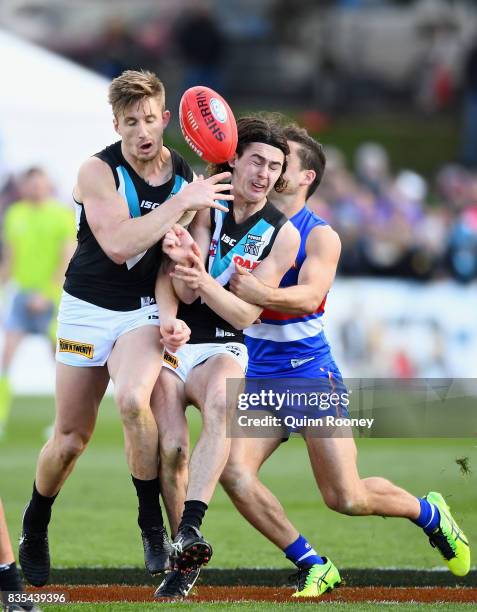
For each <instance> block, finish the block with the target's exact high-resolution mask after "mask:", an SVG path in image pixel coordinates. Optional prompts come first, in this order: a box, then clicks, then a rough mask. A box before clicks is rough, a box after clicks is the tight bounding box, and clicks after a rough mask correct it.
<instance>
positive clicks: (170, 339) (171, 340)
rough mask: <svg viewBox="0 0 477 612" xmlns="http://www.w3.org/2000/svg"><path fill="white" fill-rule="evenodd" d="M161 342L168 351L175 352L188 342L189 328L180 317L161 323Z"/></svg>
mask: <svg viewBox="0 0 477 612" xmlns="http://www.w3.org/2000/svg"><path fill="white" fill-rule="evenodd" d="M160 330H161V335H162V344H163V345H164V346H165V348H166V349H167V350H168V351H169V352H170V353H175V352H176V351H177V350H178V349H179V348H180V347H181V346H182V345H184V344H186V343H187V342H189V339H190V328H189V326H188V325H187V324H186V323H184V321H182V320H181V319H170V320H169V321H165V322H164V323H162V324H161V327H160Z"/></svg>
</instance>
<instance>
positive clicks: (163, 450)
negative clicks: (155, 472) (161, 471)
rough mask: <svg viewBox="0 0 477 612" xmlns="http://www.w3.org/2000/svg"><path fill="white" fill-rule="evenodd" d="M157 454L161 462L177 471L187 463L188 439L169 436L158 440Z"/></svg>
mask: <svg viewBox="0 0 477 612" xmlns="http://www.w3.org/2000/svg"><path fill="white" fill-rule="evenodd" d="M159 456H160V461H161V463H162V464H164V465H167V467H168V468H170V469H173V470H176V471H179V470H183V469H185V468H186V467H187V465H188V463H189V441H188V440H187V439H186V438H182V437H169V438H168V440H160V443H159Z"/></svg>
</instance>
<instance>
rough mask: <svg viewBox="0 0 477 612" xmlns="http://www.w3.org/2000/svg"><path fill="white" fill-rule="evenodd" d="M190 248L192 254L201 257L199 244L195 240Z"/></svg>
mask: <svg viewBox="0 0 477 612" xmlns="http://www.w3.org/2000/svg"><path fill="white" fill-rule="evenodd" d="M191 250H192V252H193V253H194V255H196V256H197V257H200V258H201V259H202V253H201V252H200V249H199V245H198V244H197V242H193V243H192V246H191Z"/></svg>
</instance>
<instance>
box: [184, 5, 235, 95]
mask: <svg viewBox="0 0 477 612" xmlns="http://www.w3.org/2000/svg"><path fill="white" fill-rule="evenodd" d="M176 44H177V46H178V48H179V51H180V53H181V55H182V57H183V59H184V62H185V76H184V89H188V88H189V87H193V86H195V85H205V86H206V87H210V88H212V89H215V90H218V91H221V90H222V75H221V64H222V62H223V59H224V53H225V52H226V48H225V37H224V34H223V32H222V30H221V28H220V26H219V25H218V23H217V21H216V20H215V19H214V18H213V16H212V14H211V13H210V10H209V8H208V6H207V4H202V5H199V6H197V7H195V8H193V9H190V10H189V11H188V12H186V13H185V14H183V15H181V17H180V18H179V21H178V22H177V24H176Z"/></svg>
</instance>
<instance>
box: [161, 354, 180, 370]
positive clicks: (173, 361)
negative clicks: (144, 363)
mask: <svg viewBox="0 0 477 612" xmlns="http://www.w3.org/2000/svg"><path fill="white" fill-rule="evenodd" d="M164 361H165V362H166V363H167V364H168V365H170V366H171V368H174V370H175V369H176V368H178V367H179V359H178V358H177V357H176V356H175V355H171V354H170V353H168V352H167V351H164Z"/></svg>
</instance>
